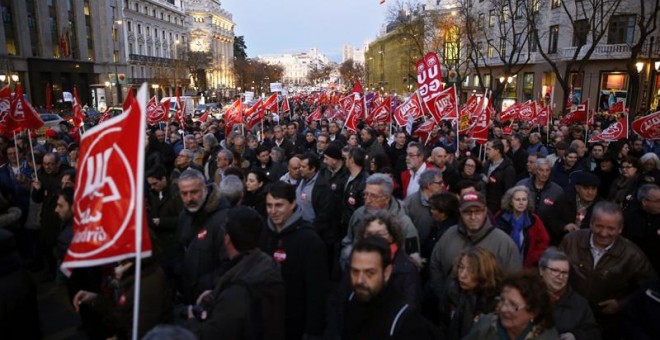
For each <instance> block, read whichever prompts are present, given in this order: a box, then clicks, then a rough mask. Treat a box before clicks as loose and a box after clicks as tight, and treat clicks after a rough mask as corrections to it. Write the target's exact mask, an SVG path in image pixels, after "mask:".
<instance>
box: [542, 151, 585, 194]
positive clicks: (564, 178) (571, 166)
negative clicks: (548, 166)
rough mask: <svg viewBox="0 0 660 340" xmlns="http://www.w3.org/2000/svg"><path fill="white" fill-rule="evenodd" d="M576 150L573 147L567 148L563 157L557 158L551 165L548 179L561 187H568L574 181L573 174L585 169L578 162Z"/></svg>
mask: <svg viewBox="0 0 660 340" xmlns="http://www.w3.org/2000/svg"><path fill="white" fill-rule="evenodd" d="M578 158H579V156H578V152H577V150H575V149H568V151H566V155H564V158H561V159H559V160H557V163H555V165H554V166H553V167H552V175H551V176H550V180H552V181H553V182H555V183H557V184H558V185H559V186H560V187H562V188H569V187H571V186H572V184H573V183H574V182H573V181H572V179H573V176H574V175H573V174H574V173H576V172H582V171H585V170H586V169H585V168H584V167H583V166H582V164H580V163H579V162H578Z"/></svg>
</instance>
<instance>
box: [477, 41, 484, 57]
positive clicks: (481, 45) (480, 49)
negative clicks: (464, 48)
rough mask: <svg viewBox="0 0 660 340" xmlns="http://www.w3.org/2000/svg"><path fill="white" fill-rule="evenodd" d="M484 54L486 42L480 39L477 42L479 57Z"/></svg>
mask: <svg viewBox="0 0 660 340" xmlns="http://www.w3.org/2000/svg"><path fill="white" fill-rule="evenodd" d="M483 55H484V42H483V41H480V42H478V43H477V57H481V56H483Z"/></svg>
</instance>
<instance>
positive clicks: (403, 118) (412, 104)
mask: <svg viewBox="0 0 660 340" xmlns="http://www.w3.org/2000/svg"><path fill="white" fill-rule="evenodd" d="M423 115H424V111H423V109H422V101H421V99H420V97H419V94H418V93H417V91H415V92H413V94H412V95H411V96H410V98H408V100H406V101H405V102H404V103H403V104H401V105H399V106H398V107H397V108H396V109H395V110H394V115H393V116H394V121H395V122H396V124H397V125H399V126H405V125H406V123H407V122H408V117H409V116H410V117H412V119H413V121H415V120H417V119H419V118H422V116H423Z"/></svg>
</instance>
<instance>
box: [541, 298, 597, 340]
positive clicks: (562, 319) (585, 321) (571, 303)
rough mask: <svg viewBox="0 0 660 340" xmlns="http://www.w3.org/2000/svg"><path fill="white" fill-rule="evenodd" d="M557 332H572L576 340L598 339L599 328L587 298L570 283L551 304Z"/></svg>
mask: <svg viewBox="0 0 660 340" xmlns="http://www.w3.org/2000/svg"><path fill="white" fill-rule="evenodd" d="M552 316H553V317H554V319H555V328H556V329H557V333H559V334H563V333H573V335H574V336H575V339H576V340H581V339H585V340H586V339H589V340H591V339H594V340H598V339H600V329H599V327H598V324H597V323H596V319H594V313H593V312H592V311H591V308H590V307H589V303H588V302H587V300H585V299H584V297H582V295H580V294H578V293H576V292H575V291H574V290H573V288H571V286H570V285H568V287H567V289H566V291H565V292H564V294H562V296H561V297H560V298H559V300H557V301H556V302H555V303H554V304H553V305H552Z"/></svg>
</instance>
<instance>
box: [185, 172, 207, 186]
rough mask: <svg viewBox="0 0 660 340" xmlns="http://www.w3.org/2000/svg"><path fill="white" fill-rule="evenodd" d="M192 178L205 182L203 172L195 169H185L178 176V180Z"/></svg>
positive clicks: (190, 179)
mask: <svg viewBox="0 0 660 340" xmlns="http://www.w3.org/2000/svg"><path fill="white" fill-rule="evenodd" d="M192 180H199V181H201V182H202V183H206V177H204V174H203V173H202V172H201V171H199V170H197V169H186V170H184V171H183V172H182V173H181V175H180V176H179V182H181V181H192Z"/></svg>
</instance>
